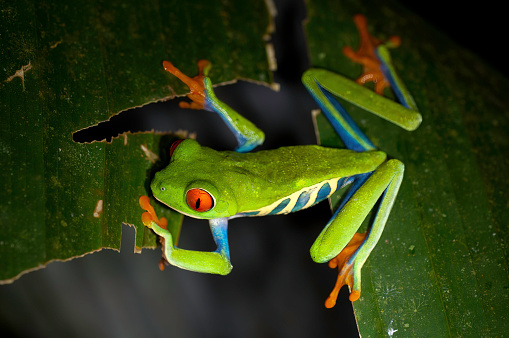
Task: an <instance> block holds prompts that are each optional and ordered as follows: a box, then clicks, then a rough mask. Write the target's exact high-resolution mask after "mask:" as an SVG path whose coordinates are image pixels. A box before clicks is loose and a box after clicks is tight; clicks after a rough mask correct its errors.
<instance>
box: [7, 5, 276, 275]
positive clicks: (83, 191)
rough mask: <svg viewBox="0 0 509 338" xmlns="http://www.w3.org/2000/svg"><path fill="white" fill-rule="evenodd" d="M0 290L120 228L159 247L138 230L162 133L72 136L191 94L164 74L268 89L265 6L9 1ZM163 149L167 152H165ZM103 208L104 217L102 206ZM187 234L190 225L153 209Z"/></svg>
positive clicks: (110, 237)
mask: <svg viewBox="0 0 509 338" xmlns="http://www.w3.org/2000/svg"><path fill="white" fill-rule="evenodd" d="M0 15H1V17H0V32H1V41H2V42H1V43H2V45H1V48H0V63H1V64H2V67H0V79H1V80H2V82H0V107H1V111H2V119H1V122H0V123H1V128H2V133H1V136H0V144H1V147H0V148H1V154H2V155H1V156H2V159H1V164H2V170H1V173H0V175H1V178H0V181H1V186H0V190H1V200H2V202H1V211H0V224H1V231H0V258H1V259H0V280H3V281H4V282H6V281H11V280H12V279H13V278H15V277H16V276H19V275H20V274H21V273H23V272H24V271H27V270H30V269H34V268H38V267H40V266H43V265H44V264H46V263H47V262H49V261H51V260H55V259H59V260H65V259H69V258H72V257H75V256H79V255H83V254H85V253H88V252H92V251H95V250H100V249H101V248H115V249H119V247H120V237H121V225H122V222H124V223H129V224H134V226H135V227H136V229H137V235H136V236H137V237H136V247H137V248H138V249H139V248H141V247H143V246H152V247H153V246H155V245H156V238H155V236H154V235H153V234H152V233H151V232H149V231H147V230H146V229H145V228H144V227H143V225H142V224H141V220H140V216H141V212H142V210H141V209H140V207H139V205H138V197H139V196H140V195H146V194H148V193H149V189H148V182H149V179H150V175H151V173H152V171H153V170H154V163H153V161H151V160H150V159H151V158H152V160H153V156H152V155H151V153H153V154H156V155H158V156H162V157H164V153H163V154H162V153H161V151H162V150H163V149H164V146H165V144H166V143H167V142H168V141H169V140H168V138H167V137H163V136H162V135H159V134H154V133H146V134H137V135H130V134H125V135H121V137H120V138H117V139H115V140H114V141H113V142H112V143H106V142H95V143H91V144H80V143H76V142H73V139H72V135H73V133H74V132H76V131H78V130H81V129H83V128H87V127H89V126H92V125H95V124H97V123H99V122H100V121H104V120H107V119H108V118H110V117H111V116H112V115H115V114H117V113H119V112H121V111H123V110H126V109H129V108H131V107H136V106H141V105H144V104H146V103H149V102H153V101H157V100H162V99H167V98H171V97H172V96H174V95H175V94H183V93H185V92H186V91H187V88H186V87H185V86H184V85H183V84H181V83H180V82H179V81H178V80H177V79H176V78H175V77H173V76H171V75H169V74H168V73H166V72H164V70H163V68H162V66H161V62H162V60H165V59H167V60H171V61H172V62H173V63H174V64H175V65H177V66H178V67H179V68H181V69H182V71H184V72H185V73H188V74H194V73H195V72H196V66H195V64H196V61H197V60H198V59H201V58H204V59H209V60H210V61H212V63H213V69H212V71H211V74H210V76H211V77H212V81H213V82H214V83H221V82H225V81H232V80H234V79H236V78H245V79H251V80H254V81H260V82H270V81H271V75H270V72H269V69H268V68H269V66H268V61H267V56H266V51H265V43H264V41H263V38H264V36H265V35H266V34H267V29H268V27H269V16H268V12H267V9H266V7H265V4H264V3H263V2H262V1H234V2H225V1H193V2H186V1H141V2H140V1H100V0H98V1H80V0H78V1H73V2H68V1H22V0H18V1H2V2H1V3H0ZM160 150H161V151H160ZM101 203H102V207H101ZM156 211H157V212H158V214H160V216H166V217H168V218H169V220H170V227H171V228H172V232H174V233H178V229H179V227H180V222H181V216H180V215H178V214H176V213H172V212H170V211H168V210H167V208H160V207H159V206H157V207H156Z"/></svg>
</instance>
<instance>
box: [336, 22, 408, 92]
mask: <svg viewBox="0 0 509 338" xmlns="http://www.w3.org/2000/svg"><path fill="white" fill-rule="evenodd" d="M353 20H354V22H355V25H356V26H357V30H358V31H359V35H360V38H361V42H360V46H359V49H358V50H357V51H354V50H353V49H352V48H351V47H349V46H347V47H344V48H343V54H345V55H346V56H347V57H348V58H349V59H350V60H352V61H353V62H356V63H360V64H361V65H362V66H363V69H362V75H361V76H360V77H359V78H358V79H357V83H359V84H364V83H366V82H374V83H375V92H376V93H377V94H382V93H383V91H384V89H385V88H386V87H390V84H389V81H387V79H386V78H385V76H384V75H383V73H382V70H381V68H380V67H381V62H380V60H379V59H378V57H377V54H376V50H377V47H378V46H379V45H381V44H382V42H381V41H380V40H379V39H377V38H376V37H374V36H373V35H371V34H370V33H369V31H368V24H367V19H366V17H365V16H364V15H361V14H357V15H355V16H354V18H353ZM400 44H401V39H400V38H399V37H398V36H391V37H390V38H389V39H388V40H387V41H386V42H385V45H386V46H387V47H389V48H395V47H398V46H399V45H400Z"/></svg>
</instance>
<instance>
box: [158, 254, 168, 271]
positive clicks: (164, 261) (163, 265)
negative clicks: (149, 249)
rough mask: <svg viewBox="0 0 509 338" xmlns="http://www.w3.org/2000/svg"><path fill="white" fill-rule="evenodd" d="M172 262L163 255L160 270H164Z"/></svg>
mask: <svg viewBox="0 0 509 338" xmlns="http://www.w3.org/2000/svg"><path fill="white" fill-rule="evenodd" d="M169 264H170V263H168V261H167V260H166V259H165V258H164V257H161V260H160V261H159V264H158V265H159V270H161V271H164V268H165V267H166V265H169Z"/></svg>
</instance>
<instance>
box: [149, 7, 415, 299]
mask: <svg viewBox="0 0 509 338" xmlns="http://www.w3.org/2000/svg"><path fill="white" fill-rule="evenodd" d="M355 22H356V24H357V26H358V28H359V30H360V32H361V38H362V42H361V47H360V48H359V50H358V51H357V52H356V53H355V52H353V51H352V50H351V49H349V48H347V49H345V54H347V55H348V56H350V57H351V58H352V59H353V60H357V61H359V62H362V63H363V64H364V67H365V74H364V75H363V76H361V77H360V78H359V79H358V80H357V82H358V83H364V82H366V81H375V82H376V87H375V90H376V92H378V93H381V92H382V91H383V88H384V87H386V86H388V85H389V84H390V85H391V86H392V88H393V89H394V92H395V93H396V95H397V97H398V99H399V101H400V102H401V105H400V104H398V103H395V102H393V101H391V100H389V99H386V98H384V97H382V96H380V95H376V94H374V93H373V92H372V91H371V90H369V89H366V88H364V87H362V86H361V85H360V84H358V83H355V82H353V81H351V80H349V79H346V78H344V77H343V76H341V75H338V74H334V73H332V72H329V71H327V70H323V69H309V70H308V71H306V72H305V73H304V74H303V76H302V82H303V83H304V85H305V86H306V88H307V89H308V90H309V92H310V94H311V95H312V96H313V98H314V99H315V100H316V102H317V103H318V105H319V106H320V108H321V110H322V111H323V113H324V114H325V116H326V117H327V118H328V120H329V121H330V123H331V124H332V126H333V127H334V129H335V130H336V132H337V133H338V134H339V136H340V137H341V139H342V140H343V142H344V143H345V145H346V147H347V148H348V149H335V148H326V147H321V146H317V145H306V146H294V147H283V148H279V149H274V150H264V151H258V152H250V151H251V150H252V149H253V148H255V147H256V146H258V145H260V144H261V143H262V142H263V141H264V134H263V132H262V131H261V130H260V129H258V128H257V127H256V126H255V125H253V124H252V123H251V122H249V121H248V120H246V119H245V118H244V117H242V115H240V114H238V113H237V112H236V111H234V110H233V109H232V108H230V107H229V106H227V105H226V104H225V103H223V102H222V101H221V100H219V99H218V98H217V97H216V96H215V94H214V91H213V89H212V84H211V81H210V79H209V78H208V77H206V75H207V70H208V67H209V63H208V62H207V61H200V62H199V69H200V74H199V75H198V76H196V77H194V78H189V77H187V76H186V75H184V74H182V73H181V72H180V71H179V70H178V69H176V68H175V67H174V66H173V65H172V64H171V63H170V62H168V61H165V62H163V66H164V67H165V69H166V70H167V71H169V72H170V73H172V74H174V75H175V76H177V77H178V78H179V79H180V80H182V81H183V82H184V83H186V84H187V85H188V86H189V88H190V90H191V93H190V94H189V95H188V97H189V98H191V100H192V102H191V103H190V104H187V103H181V107H184V108H194V109H205V110H209V111H213V112H216V113H218V114H219V115H220V116H221V118H222V119H223V120H224V121H225V122H226V124H227V125H228V127H229V128H230V129H231V130H232V131H233V133H234V134H235V136H236V138H237V141H238V147H237V149H236V150H235V151H216V150H213V149H211V148H208V147H203V146H201V145H200V144H198V142H197V141H195V140H192V139H186V140H179V141H177V142H175V143H174V144H173V145H172V147H171V149H170V154H171V160H170V164H169V165H168V166H167V167H166V168H165V169H163V170H161V171H160V172H158V173H156V175H155V177H154V179H153V181H152V183H151V190H152V193H153V195H154V197H155V198H156V199H157V200H159V201H161V202H162V203H164V204H166V205H167V206H169V207H170V208H172V209H174V210H176V211H178V212H180V213H182V214H184V215H188V216H190V217H195V218H200V219H208V220H209V224H210V229H211V231H212V235H213V237H214V240H215V242H216V244H217V250H215V251H213V252H202V251H193V250H184V249H181V248H178V247H176V246H174V245H173V242H172V234H171V233H170V232H169V231H168V230H167V229H166V227H165V224H164V220H159V219H158V218H157V215H156V214H155V212H154V210H153V208H152V207H151V206H150V202H149V199H148V197H146V196H142V197H141V198H140V205H141V206H142V208H144V209H145V210H147V212H145V213H144V214H143V215H142V220H143V223H144V224H145V225H146V226H147V227H149V228H150V229H152V230H153V231H154V232H155V233H156V234H157V235H159V236H161V237H162V238H163V239H164V247H163V257H164V259H165V260H166V261H168V262H169V263H171V264H173V265H176V266H178V267H180V268H183V269H188V270H193V271H198V272H205V273H214V274H221V275H226V274H228V273H230V271H231V270H232V265H231V263H230V253H229V249H228V239H227V227H228V221H229V220H231V219H234V218H241V217H247V216H265V215H279V214H287V213H290V212H295V211H298V210H302V209H305V208H308V207H310V206H313V205H315V204H316V203H318V202H320V201H323V200H325V199H327V198H328V197H329V196H330V195H331V194H332V193H334V192H335V191H336V190H338V189H339V188H341V187H344V186H346V185H350V190H349V191H348V193H346V195H345V196H344V198H343V201H342V203H341V205H340V207H339V208H338V209H337V211H336V212H335V214H334V215H333V216H332V218H331V220H330V221H329V222H328V224H327V225H326V226H325V227H324V229H323V230H322V232H321V233H320V234H319V236H318V238H317V239H316V240H315V242H314V244H313V245H312V246H311V250H310V253H311V257H312V259H313V260H314V261H315V262H318V263H324V262H329V266H331V267H333V268H334V267H338V269H339V276H338V279H337V282H336V286H335V287H334V290H333V291H332V293H331V295H330V296H329V298H328V299H327V301H326V303H325V305H326V307H328V308H330V307H333V306H334V305H335V303H336V298H337V295H338V292H339V289H340V288H341V286H342V285H344V284H347V285H348V286H349V287H350V290H351V294H350V300H351V301H355V300H357V299H358V298H359V297H360V290H361V268H362V265H363V264H364V262H365V261H366V259H367V258H368V256H369V254H370V252H371V251H372V250H373V248H374V247H375V245H376V243H377V242H378V239H379V238H380V235H381V233H382V231H383V228H384V226H385V223H386V221H387V218H388V216H389V213H390V210H391V208H392V205H393V204H394V200H395V198H396V195H397V192H398V189H399V186H400V183H401V180H402V179H403V170H404V166H403V163H401V162H400V161H398V160H396V159H391V160H388V161H387V156H386V154H385V153H384V152H381V151H378V150H376V148H375V146H374V145H373V144H372V143H371V141H370V140H369V139H368V138H367V137H366V136H365V135H364V134H363V133H362V131H361V130H360V129H359V128H358V127H357V125H356V124H355V122H354V121H353V120H352V119H351V118H350V116H349V115H348V114H347V112H346V111H345V110H344V108H343V107H342V106H341V105H340V104H339V103H338V101H337V100H336V99H335V98H334V95H337V96H339V97H342V98H343V99H346V100H347V101H350V102H352V103H354V104H356V105H358V106H360V107H362V108H364V109H365V110H367V111H370V112H372V113H374V114H377V115H378V116H381V117H382V118H385V119H387V120H388V121H391V122H393V123H395V124H397V125H399V126H401V127H403V128H405V129H408V130H413V129H415V128H417V127H418V126H419V124H420V122H421V115H420V114H419V113H418V112H417V111H416V106H415V103H414V101H413V99H412V97H411V96H410V94H409V93H408V92H407V90H406V89H405V87H404V86H403V82H402V81H401V80H400V79H399V77H398V76H397V75H396V73H395V71H394V68H393V67H392V64H391V60H390V57H389V54H388V51H387V47H391V46H395V45H397V44H398V40H397V39H396V38H391V39H390V40H389V41H388V43H386V44H381V43H380V42H379V41H377V40H376V39H374V38H373V37H371V36H369V34H368V33H367V29H366V22H365V19H364V17H362V16H356V18H355ZM378 201H379V203H378V204H377V202H378ZM375 206H376V208H377V209H376V216H375V218H374V221H373V222H372V224H371V226H370V228H369V229H368V231H367V232H366V233H363V234H360V233H356V232H357V230H358V228H359V227H360V225H361V223H362V222H363V220H364V218H365V217H366V216H367V214H368V213H369V212H370V211H371V210H372V209H373V208H375Z"/></svg>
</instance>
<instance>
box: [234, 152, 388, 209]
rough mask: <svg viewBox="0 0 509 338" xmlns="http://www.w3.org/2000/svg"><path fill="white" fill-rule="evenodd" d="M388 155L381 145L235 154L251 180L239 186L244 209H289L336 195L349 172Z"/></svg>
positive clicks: (371, 165) (365, 168) (368, 166)
mask: <svg viewBox="0 0 509 338" xmlns="http://www.w3.org/2000/svg"><path fill="white" fill-rule="evenodd" d="M385 158H386V155H385V153H383V152H380V151H371V152H362V153H358V152H355V151H352V150H348V149H337V148H326V147H320V146H295V147H284V148H279V149H275V150H267V151H260V152H257V153H248V154H242V155H240V156H238V157H237V156H236V155H235V154H233V153H232V159H233V160H234V162H237V163H236V164H235V166H236V168H237V170H239V171H243V172H244V173H245V177H246V180H245V181H244V182H242V184H240V185H239V186H237V189H236V190H237V191H238V192H239V194H238V196H237V199H238V204H239V207H240V208H239V209H240V210H239V211H240V213H241V215H248V216H262V215H267V214H286V213H289V212H294V211H297V210H301V209H305V208H308V207H310V206H312V205H314V204H316V203H318V202H320V201H322V200H324V199H326V198H327V197H328V196H330V195H331V194H332V193H334V192H335V191H336V190H337V189H338V188H340V187H341V184H342V182H343V179H344V178H346V177H349V176H353V175H357V174H362V173H366V172H370V171H373V170H375V169H376V168H377V167H378V166H379V165H380V164H381V163H382V162H383V161H384V160H385Z"/></svg>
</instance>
